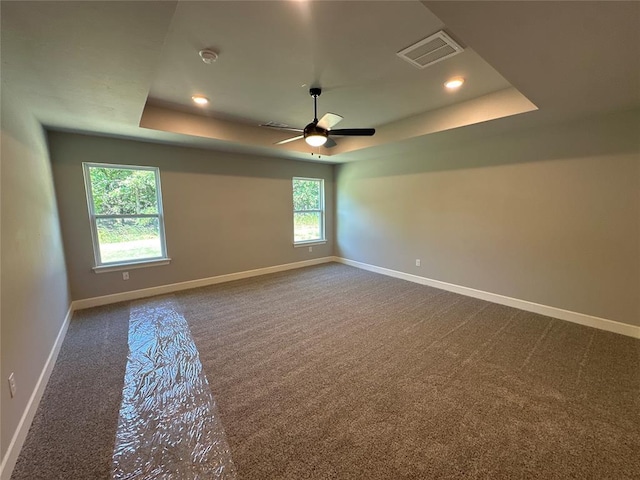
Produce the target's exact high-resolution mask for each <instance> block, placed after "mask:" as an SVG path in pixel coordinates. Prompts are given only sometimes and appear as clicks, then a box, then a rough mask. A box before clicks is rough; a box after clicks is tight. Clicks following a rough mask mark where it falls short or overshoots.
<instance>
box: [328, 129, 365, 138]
mask: <svg viewBox="0 0 640 480" xmlns="http://www.w3.org/2000/svg"><path fill="white" fill-rule="evenodd" d="M375 133H376V129H375V128H339V129H337V130H331V131H329V134H330V135H345V136H352V137H370V136H372V135H373V134H375Z"/></svg>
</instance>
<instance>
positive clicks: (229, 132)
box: [140, 88, 538, 156]
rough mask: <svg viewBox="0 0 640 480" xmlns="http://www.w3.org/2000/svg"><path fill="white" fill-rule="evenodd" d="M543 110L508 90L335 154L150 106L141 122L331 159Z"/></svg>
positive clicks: (389, 127)
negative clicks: (366, 149) (281, 143)
mask: <svg viewBox="0 0 640 480" xmlns="http://www.w3.org/2000/svg"><path fill="white" fill-rule="evenodd" d="M537 109H538V107H536V106H535V105H534V104H533V103H532V102H531V101H529V100H528V99H527V98H526V97H525V96H524V95H522V94H521V93H520V92H519V91H518V90H516V89H515V88H507V89H504V90H500V91H498V92H494V93H490V94H487V95H483V96H482V97H478V98H475V99H472V100H468V101H466V102H462V103H458V104H455V105H451V106H448V107H443V108H440V109H437V110H432V111H429V112H426V113H422V114H419V115H414V116H412V117H408V118H405V119H402V120H398V121H395V122H391V123H388V124H386V125H382V126H380V127H377V128H376V134H375V136H373V137H337V138H336V139H337V142H338V145H337V146H336V147H334V148H332V149H326V148H320V149H318V148H311V147H309V146H308V145H307V144H306V143H305V142H303V141H297V142H292V143H288V144H285V145H275V143H276V142H278V141H280V140H282V139H284V138H287V136H290V135H291V132H280V131H278V130H272V129H267V128H261V127H258V126H252V125H247V124H242V123H237V122H230V121H227V120H221V119H217V118H213V117H205V116H202V115H196V114H193V113H188V112H183V111H179V110H173V109H170V108H167V107H161V106H156V105H150V104H147V105H145V108H144V111H143V112H142V117H141V119H140V127H142V128H147V129H151V130H158V131H164V132H170V133H178V134H183V135H191V136H197V137H205V138H212V139H216V140H222V141H227V142H231V143H241V144H249V145H255V146H261V147H271V148H273V149H274V150H286V151H294V152H303V153H310V152H314V153H320V154H322V155H325V156H334V155H337V154H340V153H346V152H352V151H355V150H360V149H364V148H369V147H373V146H376V145H383V144H387V143H393V142H398V141H401V140H406V139H409V138H414V137H420V136H424V135H429V134H432V133H437V132H442V131H445V130H451V129H454V128H460V127H465V126H467V125H473V124H476V123H482V122H487V121H490V120H495V119H498V118H504V117H508V116H511V115H518V114H521V113H526V112H531V111H535V110H537Z"/></svg>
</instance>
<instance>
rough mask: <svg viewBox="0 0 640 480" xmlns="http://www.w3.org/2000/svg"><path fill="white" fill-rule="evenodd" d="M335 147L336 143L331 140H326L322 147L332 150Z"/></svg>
mask: <svg viewBox="0 0 640 480" xmlns="http://www.w3.org/2000/svg"><path fill="white" fill-rule="evenodd" d="M336 145H337V143H336V141H335V140H334V139H333V138H327V141H326V142H325V144H324V145H323V147H324V148H333V147H335V146H336Z"/></svg>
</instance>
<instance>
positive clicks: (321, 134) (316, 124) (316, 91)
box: [260, 87, 376, 147]
mask: <svg viewBox="0 0 640 480" xmlns="http://www.w3.org/2000/svg"><path fill="white" fill-rule="evenodd" d="M321 93H322V89H321V88H315V87H314V88H311V89H309V95H311V96H312V97H313V121H312V122H311V123H310V124H308V125H307V126H306V127H304V128H290V127H288V126H284V125H278V124H273V123H265V124H262V125H260V126H261V127H269V128H275V129H278V130H287V131H290V132H299V133H300V134H301V135H297V136H295V137H291V138H287V139H285V140H282V141H280V142H277V143H276V145H283V144H285V143H289V142H294V141H296V140H301V139H303V138H304V141H305V142H307V143H308V144H309V145H311V146H312V147H321V146H323V145H324V146H325V147H333V146H335V144H336V143H335V142H334V141H333V140H332V139H331V138H329V137H330V136H334V135H340V136H351V137H353V136H359V137H370V136H372V135H373V134H374V133H376V130H375V128H342V129H337V130H333V127H334V126H336V125H337V124H338V122H340V121H341V120H342V117H341V116H340V115H336V114H335V113H325V114H324V116H323V117H322V118H321V119H320V120H318V97H319V96H320V94H321Z"/></svg>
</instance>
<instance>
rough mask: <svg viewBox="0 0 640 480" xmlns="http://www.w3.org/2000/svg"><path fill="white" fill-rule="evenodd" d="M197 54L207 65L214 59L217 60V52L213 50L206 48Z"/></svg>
mask: <svg viewBox="0 0 640 480" xmlns="http://www.w3.org/2000/svg"><path fill="white" fill-rule="evenodd" d="M199 55H200V58H201V59H202V61H203V62H204V63H206V64H208V65H211V64H212V63H214V62H215V61H216V60H218V52H216V51H215V50H210V49H208V48H205V49H204V50H200V52H199Z"/></svg>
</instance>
